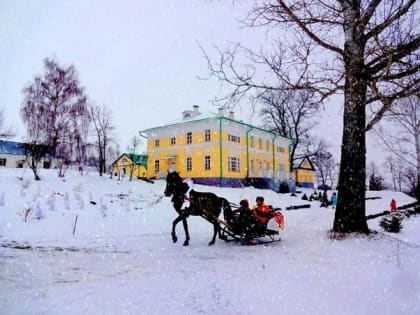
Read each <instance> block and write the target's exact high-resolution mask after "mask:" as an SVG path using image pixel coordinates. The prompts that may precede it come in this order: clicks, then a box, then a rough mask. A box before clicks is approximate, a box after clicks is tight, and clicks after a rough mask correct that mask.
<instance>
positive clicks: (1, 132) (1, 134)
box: [0, 108, 15, 138]
mask: <svg viewBox="0 0 420 315" xmlns="http://www.w3.org/2000/svg"><path fill="white" fill-rule="evenodd" d="M14 136H15V132H14V131H13V127H12V126H5V116H4V108H3V109H0V138H12V137H14Z"/></svg>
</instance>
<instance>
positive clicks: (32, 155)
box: [22, 143, 50, 180]
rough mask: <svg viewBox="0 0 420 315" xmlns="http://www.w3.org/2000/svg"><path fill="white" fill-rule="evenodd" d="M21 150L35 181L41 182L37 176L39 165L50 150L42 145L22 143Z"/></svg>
mask: <svg viewBox="0 0 420 315" xmlns="http://www.w3.org/2000/svg"><path fill="white" fill-rule="evenodd" d="M22 150H23V152H24V154H25V158H26V163H27V164H28V165H29V168H30V169H31V170H32V172H33V174H34V178H35V180H41V177H39V174H38V168H39V163H40V162H41V161H42V159H43V158H45V155H46V154H47V153H49V152H50V148H49V147H48V146H46V145H44V144H36V143H23V144H22Z"/></svg>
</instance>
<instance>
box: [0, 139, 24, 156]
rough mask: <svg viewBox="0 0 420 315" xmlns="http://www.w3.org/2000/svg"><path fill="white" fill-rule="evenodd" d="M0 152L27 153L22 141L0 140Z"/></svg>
mask: <svg viewBox="0 0 420 315" xmlns="http://www.w3.org/2000/svg"><path fill="white" fill-rule="evenodd" d="M0 154H13V155H25V153H24V152H23V149H22V143H20V142H14V141H6V140H0Z"/></svg>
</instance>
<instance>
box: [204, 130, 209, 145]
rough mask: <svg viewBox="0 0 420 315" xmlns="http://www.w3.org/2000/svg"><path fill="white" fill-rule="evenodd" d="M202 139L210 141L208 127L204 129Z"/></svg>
mask: <svg viewBox="0 0 420 315" xmlns="http://www.w3.org/2000/svg"><path fill="white" fill-rule="evenodd" d="M204 141H206V142H209V141H210V129H207V130H205V131H204Z"/></svg>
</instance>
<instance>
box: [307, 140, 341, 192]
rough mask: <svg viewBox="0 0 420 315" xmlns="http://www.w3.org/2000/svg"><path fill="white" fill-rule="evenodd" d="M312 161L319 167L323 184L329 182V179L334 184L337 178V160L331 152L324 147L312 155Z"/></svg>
mask: <svg viewBox="0 0 420 315" xmlns="http://www.w3.org/2000/svg"><path fill="white" fill-rule="evenodd" d="M312 162H313V163H314V164H315V166H316V168H317V171H318V173H319V176H320V179H321V182H322V184H327V181H329V184H330V185H331V186H332V185H333V184H334V180H335V178H334V175H335V168H336V162H335V160H334V157H333V155H332V154H331V152H328V151H327V148H326V147H324V148H323V149H322V150H319V151H318V152H316V153H315V154H314V155H313V156H312Z"/></svg>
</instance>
